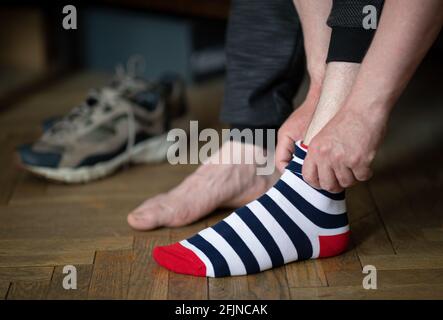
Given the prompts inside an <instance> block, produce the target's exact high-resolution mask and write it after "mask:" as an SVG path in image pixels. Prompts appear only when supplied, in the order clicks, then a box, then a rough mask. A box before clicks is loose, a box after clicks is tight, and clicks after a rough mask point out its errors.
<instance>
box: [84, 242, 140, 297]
mask: <svg viewBox="0 0 443 320" xmlns="http://www.w3.org/2000/svg"><path fill="white" fill-rule="evenodd" d="M132 259H133V254H132V251H131V250H116V251H97V253H96V257H95V263H94V269H93V272H92V276H91V284H90V287H89V293H88V298H89V299H125V298H126V297H127V295H128V284H129V276H130V272H131V263H132Z"/></svg>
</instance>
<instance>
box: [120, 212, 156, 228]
mask: <svg viewBox="0 0 443 320" xmlns="http://www.w3.org/2000/svg"><path fill="white" fill-rule="evenodd" d="M158 214H159V213H158V212H157V213H156V212H153V211H151V210H149V209H148V208H142V207H139V208H137V209H135V210H134V211H132V212H131V213H130V214H128V219H127V220H128V224H129V225H130V226H131V228H133V229H135V230H151V229H155V228H158V227H159V226H160V225H159V221H158Z"/></svg>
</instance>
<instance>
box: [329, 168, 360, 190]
mask: <svg viewBox="0 0 443 320" xmlns="http://www.w3.org/2000/svg"><path fill="white" fill-rule="evenodd" d="M334 174H335V177H336V178H337V181H338V183H339V185H340V187H342V188H349V187H350V186H352V185H354V184H356V183H357V179H356V178H355V177H354V174H353V172H352V170H351V169H349V168H348V167H346V166H344V165H343V164H340V163H337V164H336V165H335V167H334Z"/></svg>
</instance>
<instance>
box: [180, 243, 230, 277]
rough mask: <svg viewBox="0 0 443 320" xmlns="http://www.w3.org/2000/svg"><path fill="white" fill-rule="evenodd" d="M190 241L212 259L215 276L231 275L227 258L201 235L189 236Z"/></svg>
mask: <svg viewBox="0 0 443 320" xmlns="http://www.w3.org/2000/svg"><path fill="white" fill-rule="evenodd" d="M188 242H189V243H190V244H192V245H194V246H196V247H197V248H199V249H200V250H201V251H202V252H203V253H204V254H205V255H206V256H207V257H208V259H209V260H211V263H212V266H213V267H214V276H216V277H226V276H230V275H231V272H230V271H229V266H228V263H227V262H226V259H225V258H224V257H223V256H222V255H221V253H220V252H218V250H217V249H215V247H214V246H213V245H212V244H210V243H209V242H208V241H206V240H205V239H204V238H203V237H202V236H201V235H199V234H196V235H195V236H193V237H191V238H189V239H188Z"/></svg>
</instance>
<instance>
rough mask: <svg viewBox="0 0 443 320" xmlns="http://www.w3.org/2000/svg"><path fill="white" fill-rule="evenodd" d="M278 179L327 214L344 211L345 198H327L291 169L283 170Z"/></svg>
mask: <svg viewBox="0 0 443 320" xmlns="http://www.w3.org/2000/svg"><path fill="white" fill-rule="evenodd" d="M280 179H281V180H282V181H284V182H285V183H286V184H287V185H288V186H290V187H291V188H292V189H293V190H294V191H295V192H297V193H298V194H299V195H300V196H301V197H303V199H305V200H306V201H307V202H309V203H310V204H311V205H313V206H314V207H316V208H317V209H318V210H320V211H322V212H324V213H328V214H342V213H345V212H346V202H345V200H333V199H330V198H328V197H327V196H325V195H324V194H322V193H320V192H318V191H317V190H315V189H314V188H312V187H310V186H309V185H308V184H307V183H305V182H304V181H302V180H301V179H300V178H298V177H296V176H295V175H294V174H293V173H292V172H291V171H289V170H285V173H284V174H283V175H282V176H281V178H280Z"/></svg>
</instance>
